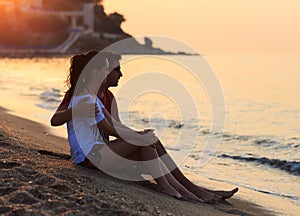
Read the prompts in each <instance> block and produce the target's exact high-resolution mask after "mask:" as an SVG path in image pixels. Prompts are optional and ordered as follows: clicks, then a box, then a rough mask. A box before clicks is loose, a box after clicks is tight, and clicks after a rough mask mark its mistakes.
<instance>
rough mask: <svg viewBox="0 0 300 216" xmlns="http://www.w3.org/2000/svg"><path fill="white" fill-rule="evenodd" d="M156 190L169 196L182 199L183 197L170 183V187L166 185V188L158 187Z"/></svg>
mask: <svg viewBox="0 0 300 216" xmlns="http://www.w3.org/2000/svg"><path fill="white" fill-rule="evenodd" d="M158 191H159V192H160V193H163V194H166V195H169V196H171V197H174V198H177V199H182V198H183V197H182V195H181V194H180V193H179V192H178V191H177V190H175V189H174V188H173V187H172V186H171V185H170V187H166V188H164V187H159V188H158Z"/></svg>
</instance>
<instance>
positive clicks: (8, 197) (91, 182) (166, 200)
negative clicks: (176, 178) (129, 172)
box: [0, 108, 297, 215]
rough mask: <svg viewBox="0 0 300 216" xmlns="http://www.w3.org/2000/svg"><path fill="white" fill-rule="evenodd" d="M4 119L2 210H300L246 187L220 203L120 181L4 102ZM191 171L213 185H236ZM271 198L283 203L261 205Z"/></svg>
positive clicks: (0, 136) (0, 129)
mask: <svg viewBox="0 0 300 216" xmlns="http://www.w3.org/2000/svg"><path fill="white" fill-rule="evenodd" d="M0 122H1V124H0V146H1V152H0V154H1V161H0V169H1V172H0V175H1V178H0V179H1V180H0V196H1V197H0V206H1V207H0V213H1V214H2V213H3V214H10V213H20V214H31V215H37V214H66V215H68V214H72V215H82V214H84V213H85V214H89V215H99V214H116V215H160V214H162V215H276V213H275V212H277V213H278V211H280V212H281V213H282V212H283V211H284V209H285V208H286V209H287V211H288V212H286V214H287V215H292V214H291V212H297V211H296V210H295V209H293V206H292V205H290V206H289V205H288V203H285V202H281V200H280V199H278V200H276V198H273V197H271V196H270V195H263V194H260V193H256V192H253V191H252V192H249V190H247V189H244V188H240V191H239V193H238V194H237V195H236V196H235V197H234V198H231V199H229V200H228V201H227V202H224V203H218V204H216V205H207V204H201V203H191V202H187V201H180V200H176V199H174V198H171V197H168V196H166V195H162V194H159V193H157V192H155V191H154V190H152V189H151V185H149V184H150V183H147V184H146V185H141V184H138V183H133V182H127V181H122V180H118V179H115V178H112V177H110V176H107V175H104V174H103V173H101V172H99V171H94V170H90V169H86V168H83V167H80V166H75V165H73V164H72V163H71V161H70V160H67V158H68V152H69V148H68V144H67V140H66V139H64V138H60V137H56V136H53V135H51V134H49V133H48V131H47V129H46V128H45V127H43V126H42V125H40V124H39V123H36V122H32V121H30V120H26V119H23V118H20V117H16V116H13V115H10V114H8V113H7V112H6V110H5V109H4V108H0ZM45 151H46V152H45ZM47 151H48V152H55V153H58V154H57V155H49V154H48V153H47ZM190 177H191V178H192V179H194V180H195V181H196V183H197V184H199V185H206V186H211V187H214V188H215V189H216V188H220V187H222V188H224V187H225V189H230V188H232V187H233V186H231V185H227V184H224V183H219V182H214V181H210V180H208V179H204V178H199V177H196V178H195V176H193V175H192V174H190ZM249 197H250V198H249ZM245 199H250V200H251V199H252V200H256V203H255V202H254V203H251V201H250V200H249V201H245ZM268 200H269V201H272V200H273V202H274V203H276V202H280V204H278V205H276V208H275V207H274V208H272V207H270V206H269V207H266V208H263V207H262V206H264V203H269V201H268ZM260 202H261V203H260ZM259 204H260V205H262V206H259ZM267 208H268V209H267ZM272 211H275V212H272Z"/></svg>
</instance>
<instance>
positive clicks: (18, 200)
mask: <svg viewBox="0 0 300 216" xmlns="http://www.w3.org/2000/svg"><path fill="white" fill-rule="evenodd" d="M9 202H11V203H14V204H26V205H32V204H34V203H37V202H38V201H37V200H36V199H35V198H33V197H32V196H31V195H29V194H27V193H16V194H14V195H13V196H12V197H11V198H10V200H9Z"/></svg>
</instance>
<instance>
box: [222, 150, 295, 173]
mask: <svg viewBox="0 0 300 216" xmlns="http://www.w3.org/2000/svg"><path fill="white" fill-rule="evenodd" d="M219 157H222V158H231V159H233V160H239V161H244V162H256V163H259V164H263V165H269V166H271V167H273V168H277V169H281V170H285V171H287V172H289V173H291V174H294V175H300V162H297V161H286V160H279V159H269V158H266V157H261V158H256V157H243V156H230V155H226V154H222V155H221V156H219Z"/></svg>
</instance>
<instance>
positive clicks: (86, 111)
mask: <svg viewBox="0 0 300 216" xmlns="http://www.w3.org/2000/svg"><path fill="white" fill-rule="evenodd" d="M88 100H89V98H82V99H80V100H79V102H78V103H77V104H76V106H74V107H73V112H74V114H75V115H77V116H83V117H95V116H97V114H98V113H99V111H100V110H99V107H98V105H97V104H96V103H89V102H88Z"/></svg>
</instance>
